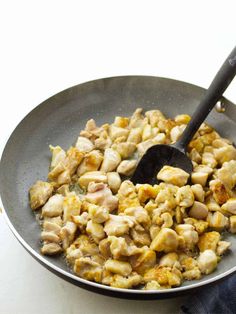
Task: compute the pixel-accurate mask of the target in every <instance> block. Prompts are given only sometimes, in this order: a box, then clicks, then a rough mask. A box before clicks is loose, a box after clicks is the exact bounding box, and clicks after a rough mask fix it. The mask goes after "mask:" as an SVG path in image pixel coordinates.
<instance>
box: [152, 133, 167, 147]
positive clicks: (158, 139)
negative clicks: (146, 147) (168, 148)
mask: <svg viewBox="0 0 236 314" xmlns="http://www.w3.org/2000/svg"><path fill="white" fill-rule="evenodd" d="M152 140H153V143H154V144H155V145H156V144H165V142H166V135H165V133H158V134H157V135H156V136H155V137H153V139H152Z"/></svg>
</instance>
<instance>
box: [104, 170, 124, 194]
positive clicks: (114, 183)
mask: <svg viewBox="0 0 236 314" xmlns="http://www.w3.org/2000/svg"><path fill="white" fill-rule="evenodd" d="M107 184H108V186H109V188H110V189H111V190H112V192H113V193H114V194H116V193H117V192H118V190H119V188H120V185H121V178H120V175H119V173H117V172H108V173H107Z"/></svg>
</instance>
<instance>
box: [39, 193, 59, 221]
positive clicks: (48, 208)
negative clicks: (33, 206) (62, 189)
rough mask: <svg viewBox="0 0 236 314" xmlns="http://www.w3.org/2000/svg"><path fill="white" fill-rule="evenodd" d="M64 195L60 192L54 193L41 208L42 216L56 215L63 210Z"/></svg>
mask: <svg viewBox="0 0 236 314" xmlns="http://www.w3.org/2000/svg"><path fill="white" fill-rule="evenodd" d="M63 201H64V197H63V196H62V195H60V194H55V195H53V196H51V197H50V198H49V200H48V201H47V203H46V204H45V205H44V206H43V208H42V216H43V217H45V216H47V217H56V216H60V215H61V214H62V212H63Z"/></svg>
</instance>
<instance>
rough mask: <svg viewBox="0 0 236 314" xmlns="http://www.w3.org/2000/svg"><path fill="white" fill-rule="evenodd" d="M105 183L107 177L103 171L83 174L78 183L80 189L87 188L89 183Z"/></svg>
mask: <svg viewBox="0 0 236 314" xmlns="http://www.w3.org/2000/svg"><path fill="white" fill-rule="evenodd" d="M93 182H96V183H107V175H106V173H105V172H103V171H90V172H87V173H85V174H83V175H82V176H81V177H80V178H79V180H78V183H79V185H80V186H81V187H83V188H87V187H88V185H89V184H90V183H93Z"/></svg>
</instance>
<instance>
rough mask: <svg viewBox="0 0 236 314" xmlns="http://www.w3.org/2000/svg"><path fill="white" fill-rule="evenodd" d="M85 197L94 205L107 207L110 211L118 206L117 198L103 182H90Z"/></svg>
mask: <svg viewBox="0 0 236 314" xmlns="http://www.w3.org/2000/svg"><path fill="white" fill-rule="evenodd" d="M85 199H86V200H87V201H88V202H90V203H92V204H95V205H98V206H102V207H105V208H107V209H108V210H109V211H110V212H112V211H113V210H114V209H116V208H117V206H118V198H117V197H116V196H114V195H112V193H111V190H110V189H109V188H108V187H107V185H105V184H103V183H90V184H89V186H88V194H87V195H86V196H85Z"/></svg>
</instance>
